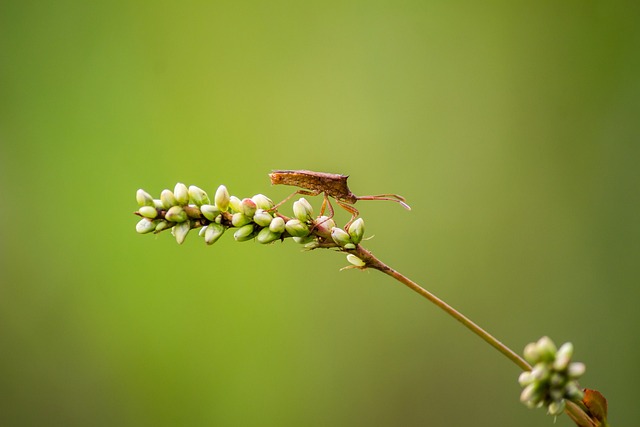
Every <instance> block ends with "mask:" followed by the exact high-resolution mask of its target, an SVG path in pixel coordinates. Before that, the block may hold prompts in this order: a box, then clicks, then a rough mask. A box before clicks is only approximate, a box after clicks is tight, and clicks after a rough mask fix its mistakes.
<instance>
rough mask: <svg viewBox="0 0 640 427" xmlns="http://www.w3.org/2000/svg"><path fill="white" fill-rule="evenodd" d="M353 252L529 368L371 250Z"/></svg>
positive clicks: (511, 351) (490, 337)
mask: <svg viewBox="0 0 640 427" xmlns="http://www.w3.org/2000/svg"><path fill="white" fill-rule="evenodd" d="M354 252H355V255H356V256H357V257H358V258H360V259H361V260H363V261H364V262H365V263H366V265H367V267H369V268H374V269H376V270H379V271H381V272H383V273H385V274H387V275H389V276H391V277H393V278H394V279H396V280H397V281H399V282H400V283H402V284H403V285H405V286H407V287H408V288H410V289H411V290H413V291H414V292H417V293H418V294H420V295H422V296H423V297H424V298H426V299H428V300H429V301H431V302H432V303H434V304H435V305H437V306H438V307H440V308H441V309H442V310H444V311H445V312H446V313H447V314H449V315H450V316H452V317H453V318H454V319H456V320H457V321H459V322H460V323H462V324H463V325H464V326H466V327H467V328H468V329H469V330H471V332H473V333H474V334H476V335H478V336H479V337H480V338H482V339H483V340H484V341H485V342H487V343H488V344H489V345H491V346H492V347H494V348H495V349H496V350H498V351H499V352H500V353H502V354H503V355H504V356H506V357H507V358H508V359H509V360H511V361H512V362H513V363H515V364H516V365H518V366H519V367H520V368H522V369H523V370H525V371H529V370H531V365H529V364H528V363H527V361H526V360H524V359H523V358H522V357H520V356H519V355H518V354H517V353H515V352H514V351H513V350H511V349H510V348H509V347H507V346H506V345H504V344H502V343H501V342H500V341H499V340H498V339H497V338H496V337H494V336H493V335H491V334H490V333H488V332H487V331H485V330H484V329H482V328H481V327H480V326H478V325H477V324H475V323H474V322H473V321H472V320H471V319H469V318H468V317H466V316H465V315H464V314H462V313H460V312H459V311H458V310H456V309H455V308H453V307H451V306H450V305H449V304H447V303H446V302H444V301H443V300H441V299H440V298H438V297H437V296H435V295H434V294H432V293H431V292H429V291H427V290H426V289H424V288H423V287H422V286H420V285H418V284H417V283H416V282H414V281H413V280H411V279H409V278H408V277H406V276H405V275H403V274H402V273H400V272H399V271H396V270H394V269H393V268H391V267H389V266H388V265H386V264H385V263H383V262H382V261H380V260H379V259H378V258H376V257H375V256H374V255H373V254H372V253H371V252H369V251H368V250H366V249H365V248H363V247H362V246H360V245H358V247H357V248H356V249H355V251H354Z"/></svg>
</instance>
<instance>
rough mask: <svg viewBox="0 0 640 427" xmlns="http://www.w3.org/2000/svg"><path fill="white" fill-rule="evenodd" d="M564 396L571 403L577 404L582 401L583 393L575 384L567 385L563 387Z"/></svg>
mask: <svg viewBox="0 0 640 427" xmlns="http://www.w3.org/2000/svg"><path fill="white" fill-rule="evenodd" d="M564 396H565V398H567V399H569V400H571V401H573V402H579V401H581V400H582V399H584V392H583V391H582V390H580V389H579V388H578V386H577V385H576V384H575V383H569V384H567V386H566V387H565V391H564Z"/></svg>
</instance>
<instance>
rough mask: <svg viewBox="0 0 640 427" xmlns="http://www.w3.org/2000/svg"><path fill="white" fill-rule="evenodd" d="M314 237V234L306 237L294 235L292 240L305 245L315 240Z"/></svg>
mask: <svg viewBox="0 0 640 427" xmlns="http://www.w3.org/2000/svg"><path fill="white" fill-rule="evenodd" d="M315 240H316V238H315V236H306V237H294V238H293V241H294V242H296V243H298V244H301V245H305V244H307V243H311V242H315Z"/></svg>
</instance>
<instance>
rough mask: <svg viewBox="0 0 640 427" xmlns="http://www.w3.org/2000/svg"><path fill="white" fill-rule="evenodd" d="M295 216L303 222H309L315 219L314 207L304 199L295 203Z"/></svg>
mask: <svg viewBox="0 0 640 427" xmlns="http://www.w3.org/2000/svg"><path fill="white" fill-rule="evenodd" d="M293 216H295V217H296V218H298V219H299V220H300V221H302V222H308V221H311V220H312V219H313V207H312V206H311V204H310V203H309V202H308V201H307V199H305V198H304V197H302V198H300V200H298V201H296V202H294V203H293Z"/></svg>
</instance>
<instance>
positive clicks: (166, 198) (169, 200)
mask: <svg viewBox="0 0 640 427" xmlns="http://www.w3.org/2000/svg"><path fill="white" fill-rule="evenodd" d="M160 200H161V201H162V206H163V207H164V209H165V210H167V209H169V208H170V207H171V206H175V205H177V204H178V201H177V200H176V196H174V195H173V191H171V190H167V189H164V190H162V193H160Z"/></svg>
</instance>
